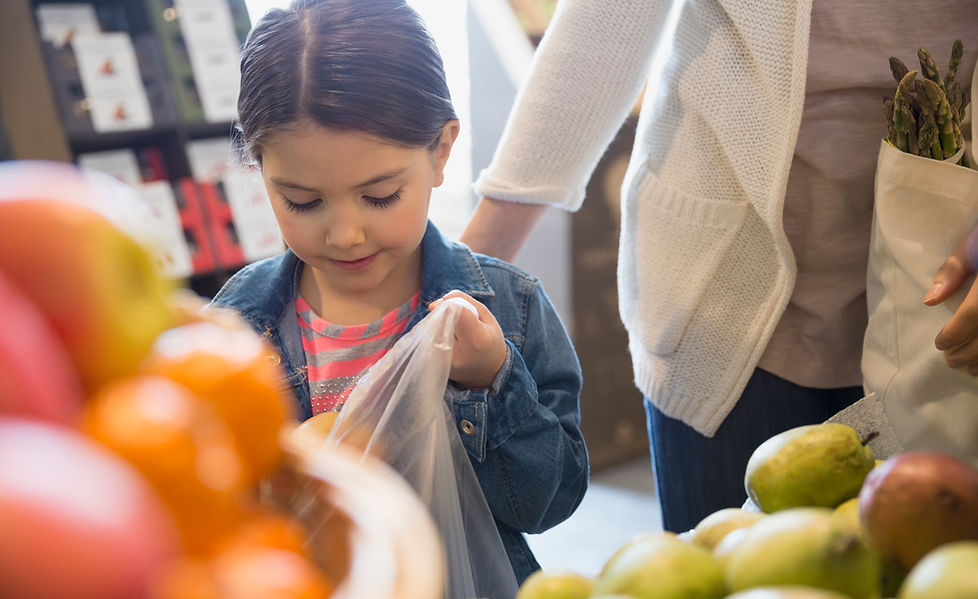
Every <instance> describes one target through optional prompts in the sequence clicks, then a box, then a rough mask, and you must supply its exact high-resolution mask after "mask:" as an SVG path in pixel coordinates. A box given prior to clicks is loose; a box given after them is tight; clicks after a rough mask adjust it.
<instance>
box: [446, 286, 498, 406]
mask: <svg viewBox="0 0 978 599" xmlns="http://www.w3.org/2000/svg"><path fill="white" fill-rule="evenodd" d="M451 297H459V298H462V299H464V300H465V301H467V302H468V303H469V304H471V305H472V307H473V308H475V310H476V312H478V316H476V314H473V313H472V312H471V311H469V310H462V314H461V315H460V316H459V318H458V324H456V325H455V346H454V349H453V350H452V370H451V373H450V374H449V377H448V378H450V379H451V380H453V381H455V384H457V385H459V386H460V387H465V388H468V389H488V388H489V387H490V386H491V385H492V381H493V380H494V379H495V378H496V374H498V373H499V369H500V368H502V366H503V362H505V361H506V341H505V340H504V339H503V330H502V329H501V328H499V323H498V322H496V318H495V317H494V316H493V315H492V312H490V311H489V309H488V308H486V307H485V306H484V305H482V303H480V302H478V301H476V300H475V299H473V298H472V297H470V296H469V295H466V294H464V293H462V292H461V291H452V292H451V293H448V294H446V295H445V296H444V297H442V298H441V299H439V300H435V301H433V302H431V303H430V304H428V309H429V310H434V308H435V306H437V305H438V304H440V303H441V302H443V301H445V300H446V299H448V298H451Z"/></svg>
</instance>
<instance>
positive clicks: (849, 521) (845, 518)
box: [832, 497, 906, 597]
mask: <svg viewBox="0 0 978 599" xmlns="http://www.w3.org/2000/svg"><path fill="white" fill-rule="evenodd" d="M832 518H834V519H835V522H836V524H837V525H838V526H839V527H841V528H842V529H844V530H850V531H852V532H854V533H858V534H859V535H861V536H862V539H863V542H865V543H866V546H867V547H869V548H870V550H872V552H873V554H874V555H875V556H876V558H877V559H878V560H879V562H880V589H881V592H882V596H883V597H893V596H895V595H896V592H897V589H898V588H900V583H901V582H902V581H903V577H904V576H906V570H904V569H903V568H902V567H900V566H899V565H897V564H895V563H892V562H887V561H884V560H883V557H882V556H881V555H880V554H879V552H877V551H876V550H875V549H873V547H872V545H871V543H870V539H869V535H868V534H867V533H866V527H864V526H863V525H862V521H861V520H860V519H859V498H858V497H853V498H852V499H847V500H845V501H843V502H842V503H841V504H839V506H838V507H837V508H835V510H833V511H832Z"/></svg>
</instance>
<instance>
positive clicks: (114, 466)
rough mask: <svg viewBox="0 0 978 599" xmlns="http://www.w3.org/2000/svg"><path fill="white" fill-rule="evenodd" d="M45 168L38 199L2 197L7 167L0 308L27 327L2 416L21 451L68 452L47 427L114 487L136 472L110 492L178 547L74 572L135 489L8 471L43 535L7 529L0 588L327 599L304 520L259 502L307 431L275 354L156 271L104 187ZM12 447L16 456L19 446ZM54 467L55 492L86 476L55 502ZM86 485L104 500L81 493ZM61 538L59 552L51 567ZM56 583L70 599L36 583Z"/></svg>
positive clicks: (5, 356) (8, 347) (17, 592)
mask: <svg viewBox="0 0 978 599" xmlns="http://www.w3.org/2000/svg"><path fill="white" fill-rule="evenodd" d="M45 168H46V169H47V170H46V171H45V172H48V171H49V172H50V177H46V178H39V177H37V176H32V177H31V178H30V185H29V186H28V187H30V188H31V189H29V190H27V191H29V192H30V193H27V192H25V194H24V198H26V199H20V198H10V197H9V194H8V197H4V193H6V192H3V191H2V190H3V189H4V188H5V182H9V180H10V177H11V170H12V169H13V170H14V171H16V170H17V168H16V165H15V166H14V167H8V168H4V169H0V309H2V310H4V311H5V315H7V316H8V318H10V319H11V320H12V321H15V322H17V323H20V327H19V328H18V327H10V326H7V327H4V328H3V329H2V330H3V331H7V333H6V334H0V425H5V426H7V427H8V430H15V429H16V430H25V431H27V432H26V433H25V435H28V434H30V435H34V439H35V440H36V442H34V441H31V443H32V444H30V445H27V444H26V441H25V445H24V446H23V447H24V448H25V449H23V450H20V451H21V454H22V453H23V452H24V451H27V449H26V448H27V447H30V449H31V451H35V450H38V451H40V452H41V453H43V454H44V455H47V452H48V451H50V452H51V453H50V455H51V456H52V457H51V459H48V460H47V461H46V462H45V464H49V463H50V464H58V463H59V462H58V459H57V458H56V457H54V456H65V458H64V459H63V460H62V462H63V463H68V462H71V460H70V459H69V458H70V457H71V456H70V455H69V454H66V453H64V451H63V448H64V447H67V445H65V444H64V443H62V444H61V445H62V446H61V447H57V446H55V444H54V443H49V442H48V440H49V439H60V438H62V437H63V438H65V439H69V440H70V442H71V443H76V444H77V443H80V445H79V446H80V447H83V448H84V450H85V451H86V452H88V451H89V449H90V450H91V459H89V462H87V463H90V464H92V465H93V466H92V467H93V468H95V467H100V466H103V465H105V466H106V468H102V469H101V470H99V472H101V473H103V474H105V476H104V477H103V479H101V482H103V483H104V482H105V480H106V479H107V478H108V477H109V476H110V475H111V476H114V477H115V480H116V481H117V482H118V481H120V480H122V479H123V478H124V479H125V480H124V481H122V482H124V483H126V484H118V485H115V486H113V487H111V489H116V488H118V489H146V490H147V492H146V493H144V494H143V495H146V496H149V497H150V498H151V499H152V502H151V503H153V506H152V507H154V508H155V509H156V511H155V512H153V513H159V514H162V516H161V518H162V521H172V526H171V527H170V529H168V530H167V531H166V533H167V534H165V535H164V534H161V535H160V536H161V538H162V537H167V538H168V539H170V542H169V543H164V542H163V541H162V540H161V541H160V542H159V543H158V544H157V545H158V546H157V547H155V548H154V549H153V550H152V551H150V550H147V553H146V554H147V555H152V556H163V557H161V558H159V559H158V558H157V557H153V558H152V560H150V558H147V559H146V560H144V562H145V563H146V564H147V566H146V571H147V573H146V574H145V576H144V575H143V574H142V571H140V572H141V573H140V574H139V577H138V580H137V577H130V578H129V579H127V580H136V582H134V583H130V582H126V584H129V585H130V586H128V587H125V585H123V584H122V583H117V582H118V581H116V582H113V581H112V580H106V579H105V578H106V577H107V576H110V575H112V573H111V572H110V569H108V568H105V569H103V570H101V571H99V573H98V574H95V573H93V571H92V569H91V568H89V569H88V571H87V572H82V571H79V570H81V569H82V568H75V569H74V570H73V571H71V570H70V566H71V563H72V562H74V563H82V562H84V561H85V560H84V558H85V557H86V556H87V555H96V556H97V555H98V554H97V552H99V551H100V548H99V547H98V546H97V545H98V544H99V543H100V542H102V543H104V542H105V541H106V539H107V538H108V536H107V535H108V534H109V533H110V532H111V533H112V534H120V533H119V531H120V530H123V531H124V530H125V528H126V526H119V524H120V523H130V522H132V521H133V520H134V519H133V518H132V513H135V512H133V511H130V513H129V515H125V514H114V513H112V511H113V509H117V508H119V506H125V507H127V508H128V507H131V506H133V505H136V504H137V503H138V501H137V499H136V495H137V494H136V493H130V494H129V496H128V497H124V498H123V497H120V499H119V501H117V502H108V501H106V498H107V497H108V498H112V497H113V492H112V490H107V489H108V487H106V486H105V485H102V486H100V487H98V489H96V487H97V486H98V485H96V483H95V482H94V481H92V482H91V486H90V487H85V484H84V483H85V482H88V481H89V480H92V479H91V478H89V479H83V481H84V482H82V483H78V479H79V478H81V477H79V476H75V477H69V476H67V475H66V474H65V473H59V472H57V471H56V467H55V468H52V467H45V468H44V469H43V471H42V472H38V473H27V475H25V474H23V473H22V472H20V471H18V472H14V469H12V468H7V469H6V471H0V512H4V510H6V511H5V513H3V514H0V515H3V516H4V517H6V518H7V522H8V524H9V523H10V522H14V521H15V520H11V519H12V518H15V517H16V515H17V514H22V515H23V518H22V519H26V520H28V521H29V520H30V518H35V517H36V518H37V520H35V521H33V524H30V522H27V523H26V524H25V525H24V526H22V527H21V528H23V529H24V530H28V529H31V527H33V530H35V531H43V533H38V534H37V535H34V536H35V537H38V538H37V539H35V540H36V541H37V542H36V543H34V545H36V546H30V547H28V546H26V543H27V541H30V540H31V539H34V537H27V536H24V537H22V538H21V539H22V541H23V542H19V543H20V544H19V545H17V544H16V543H18V542H15V541H11V540H10V539H11V538H13V537H12V535H10V534H8V535H4V534H2V533H0V574H2V575H0V596H3V597H5V599H6V598H13V599H19V598H20V597H36V596H44V597H46V598H47V599H52V598H55V597H58V598H60V597H62V596H65V597H72V598H73V599H81V598H86V597H98V598H99V599H114V598H115V597H132V596H143V597H151V598H152V599H171V598H172V599H177V598H180V599H194V598H201V599H204V598H206V599H217V598H220V599H250V598H252V597H256V598H257V597H276V598H280V599H299V598H302V599H305V598H310V599H323V598H326V597H329V595H330V594H331V591H332V588H333V587H334V586H335V585H334V583H335V582H336V581H333V580H330V578H329V577H328V576H327V575H326V574H325V572H326V570H324V569H323V568H321V567H319V566H318V565H317V564H316V563H314V561H313V559H312V557H311V556H310V555H309V551H308V550H307V543H308V542H309V541H308V539H309V535H307V534H306V531H305V530H304V529H303V525H302V524H301V523H300V522H299V520H298V519H296V517H294V516H293V515H291V514H290V513H289V512H288V511H287V510H281V509H276V508H275V507H274V506H272V505H271V504H269V503H268V502H262V501H260V493H259V488H260V486H261V485H262V484H265V482H266V481H267V480H268V479H270V478H273V477H272V476H271V475H272V474H273V473H275V472H276V471H277V470H278V469H279V468H280V467H282V465H283V463H284V462H283V460H284V457H285V456H284V454H283V449H282V447H281V445H280V438H281V435H283V432H284V431H287V430H291V429H293V428H294V427H295V425H296V423H295V422H294V421H293V418H292V415H291V412H292V406H291V403H292V401H291V398H290V397H289V396H288V395H287V394H286V392H285V391H284V390H283V388H282V386H281V385H282V379H283V377H282V374H283V373H282V372H281V370H280V367H279V365H278V360H276V359H275V358H276V357H275V356H274V353H273V352H272V348H271V347H270V345H269V344H268V343H267V342H266V341H265V340H264V339H262V338H261V337H260V336H259V335H257V334H256V333H255V332H254V331H252V329H251V328H250V327H248V326H247V324H246V323H244V321H243V320H241V319H240V318H239V317H237V316H235V315H231V314H226V313H217V312H200V311H199V308H200V307H202V306H203V303H204V302H203V300H202V299H201V298H198V297H197V296H196V295H194V294H193V293H191V292H189V291H188V290H186V289H177V288H178V287H181V286H180V284H179V283H178V282H176V281H173V280H170V279H168V278H167V277H166V276H164V275H163V274H162V271H157V269H156V267H155V266H154V262H153V260H152V259H151V257H150V250H149V249H148V247H144V246H142V245H141V244H140V243H138V242H137V241H136V240H135V238H134V237H130V235H129V234H128V233H126V232H124V231H123V230H122V228H120V227H117V226H116V225H115V224H114V223H113V222H112V221H111V219H109V218H105V217H104V216H103V215H101V214H100V213H97V212H96V211H95V210H94V209H91V208H89V207H86V206H84V205H83V204H84V203H86V202H88V203H92V204H97V203H98V202H97V201H96V200H98V199H99V198H98V197H94V196H95V195H97V194H96V191H95V190H91V189H87V188H86V187H85V184H84V182H83V181H82V180H81V179H79V178H78V177H77V175H75V174H74V173H73V172H71V171H70V170H67V172H66V169H67V167H64V166H62V167H45ZM32 172H33V171H32ZM14 174H16V173H14ZM58 181H61V182H62V183H63V185H62V187H63V189H61V188H59V187H58V186H57V185H55V184H54V183H55V182H58ZM6 188H7V189H9V186H7V187H6ZM58 190H60V191H58ZM86 194H87V195H86ZM66 196H72V197H66ZM79 198H82V199H84V200H85V201H84V202H83V201H82V200H81V199H79ZM123 212H124V211H123ZM188 298H189V299H190V301H189V307H188V305H187V303H188V302H187V300H188ZM42 341H43V343H42ZM35 425H38V426H35ZM39 427H40V428H39ZM42 437H43V439H42ZM24 438H25V439H27V437H26V436H25V437H24ZM8 440H9V439H8ZM41 441H43V442H44V443H46V444H42V443H41ZM106 448H107V449H108V450H110V451H105V449H106ZM6 451H7V454H6V455H7V456H10V455H14V456H16V455H18V450H17V448H16V447H12V446H11V445H10V443H8V444H7V448H6ZM59 451H61V452H62V453H60V454H59V453H57V452H59ZM76 453H77V452H76ZM86 455H87V454H86ZM2 457H3V455H0V458H2ZM0 462H2V460H0ZM93 472H94V470H93ZM28 475H29V476H28ZM42 478H43V479H44V480H45V481H46V482H48V483H50V484H49V485H48V487H47V488H48V489H50V488H57V485H58V481H59V480H68V479H72V480H74V481H75V485H74V487H72V486H71V485H66V487H65V488H64V494H63V497H64V498H63V499H59V498H58V497H57V496H55V497H51V498H49V499H50V501H48V502H47V503H46V504H45V509H44V510H43V513H42V510H39V509H35V507H34V506H36V505H37V504H38V501H37V498H36V496H31V495H30V491H29V490H30V485H34V486H35V487H36V483H37V481H38V480H40V479H42ZM96 491H97V492H96ZM143 495H140V497H142V496H143ZM91 497H97V498H98V501H97V502H95V503H96V505H95V506H92V505H89V504H84V502H85V501H87V500H88V499H89V498H91ZM127 501H128V503H127ZM140 501H142V500H141V499H140ZM109 503H113V505H109ZM146 503H147V502H146V501H142V504H146ZM75 506H82V507H84V508H85V509H84V510H82V509H69V508H73V507H75ZM61 508H65V509H61ZM99 510H101V512H99ZM118 511H121V510H118ZM126 518H129V520H126ZM2 522H3V519H0V523H2ZM27 524H30V526H28V525H27ZM167 524H169V522H167ZM110 525H111V526H110ZM0 527H2V526H0ZM9 528H10V527H9V526H8V529H9ZM131 528H132V527H130V529H131ZM99 535H101V536H99ZM130 536H134V535H130ZM42 537H43V538H42ZM174 537H175V538H177V539H179V548H178V549H176V550H175V551H174V550H173V549H172V546H173V543H172V539H173V538H174ZM5 539H6V540H5ZM24 539H27V541H24ZM147 544H148V541H147ZM69 546H70V549H71V551H74V553H71V552H70V551H68V549H69ZM120 546H121V545H120ZM35 550H36V551H35ZM54 550H57V551H55V553H56V554H57V555H56V557H57V560H56V561H58V562H59V563H55V564H51V563H47V562H48V561H50V560H48V559H47V558H49V557H51V555H52V551H54ZM31 551H34V552H33V553H31ZM93 552H96V553H93ZM113 555H114V554H113ZM76 558H77V559H76ZM102 561H106V560H102ZM41 562H44V565H43V568H42V566H41V565H38V564H40V563H41ZM150 562H152V563H150ZM60 563H63V564H64V566H60V565H59V564H60ZM58 568H61V569H60V570H59V569H58ZM117 569H120V570H122V569H125V568H124V564H123V565H122V567H120V568H117ZM11 573H15V574H17V580H12V578H13V577H12V575H11ZM118 576H120V577H121V576H122V575H121V573H120V574H119V575H118ZM99 577H101V579H99V580H96V578H99ZM56 580H57V581H63V582H64V584H61V585H60V586H61V587H64V588H65V589H67V590H66V591H65V592H66V593H68V594H61V592H60V591H59V592H58V593H54V592H53V591H48V590H41V589H48V588H53V586H52V585H48V586H45V583H46V582H50V581H56ZM133 584H138V585H140V586H142V587H145V588H140V589H139V590H138V591H134V590H133V589H132V588H131V587H132V585H133ZM32 585H34V586H32ZM86 585H88V586H86ZM69 587H71V588H69ZM124 587H125V588H124ZM107 589H114V590H113V592H109V591H108V590H107ZM118 589H123V590H121V591H118ZM116 591H118V592H116Z"/></svg>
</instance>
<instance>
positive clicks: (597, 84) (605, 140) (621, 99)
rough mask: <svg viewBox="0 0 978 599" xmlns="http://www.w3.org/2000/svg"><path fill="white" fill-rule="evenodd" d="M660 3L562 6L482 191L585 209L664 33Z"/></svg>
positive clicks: (566, 0)
mask: <svg viewBox="0 0 978 599" xmlns="http://www.w3.org/2000/svg"><path fill="white" fill-rule="evenodd" d="M668 5H669V3H668V2H664V1H658V0H601V1H600V2H595V1H594V0H561V2H559V3H558V5H557V10H556V13H555V14H554V18H553V20H552V21H551V24H550V26H549V27H548V29H547V31H546V33H545V35H544V37H543V39H542V40H541V42H540V46H539V47H538V48H537V50H536V52H535V54H534V58H533V63H532V65H531V69H530V74H529V76H528V79H527V81H525V82H524V83H523V86H522V87H521V89H520V91H519V93H518V94H517V97H516V101H515V104H514V109H513V110H512V112H511V113H510V115H509V120H508V122H507V124H506V128H505V130H504V132H503V136H502V139H501V141H500V144H499V146H498V147H497V148H496V152H495V156H494V158H493V160H492V163H491V164H490V165H489V167H488V168H487V169H485V170H484V171H483V172H482V173H481V174H480V176H479V178H478V180H477V181H476V183H475V186H474V187H475V191H476V193H478V194H480V195H483V196H489V197H492V198H496V199H501V200H508V201H512V202H525V203H549V204H554V205H557V206H560V207H562V208H565V209H568V210H576V209H578V208H579V207H580V205H581V203H582V202H583V200H584V189H585V186H586V184H587V181H588V179H589V178H590V176H591V173H592V172H593V171H594V168H595V167H596V166H597V163H598V161H599V160H600V158H601V156H602V154H603V153H604V150H605V148H606V147H607V146H608V144H610V143H611V140H612V139H613V138H614V136H615V134H616V133H617V131H618V129H619V128H620V127H621V125H622V123H623V122H624V119H625V117H626V116H627V115H628V113H629V110H630V109H631V107H632V106H633V105H634V104H635V101H636V100H637V98H638V96H639V94H640V92H641V91H642V88H643V86H644V84H645V80H646V78H647V77H648V73H649V69H650V66H651V64H652V58H653V54H654V52H653V51H654V49H655V46H656V43H657V40H658V38H659V37H660V34H661V32H662V31H663V29H664V28H665V22H666V20H667V19H666V14H667V11H668V8H669V6H668Z"/></svg>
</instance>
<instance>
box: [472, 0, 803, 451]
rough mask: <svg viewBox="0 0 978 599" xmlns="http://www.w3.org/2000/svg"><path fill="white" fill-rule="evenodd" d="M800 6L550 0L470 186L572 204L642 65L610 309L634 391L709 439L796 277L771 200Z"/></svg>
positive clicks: (797, 79)
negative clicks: (614, 308) (544, 24)
mask: <svg viewBox="0 0 978 599" xmlns="http://www.w3.org/2000/svg"><path fill="white" fill-rule="evenodd" d="M811 6H812V0H684V1H683V0H677V2H676V6H675V7H673V3H672V2H670V1H668V0H561V1H560V2H559V3H558V4H557V12H556V14H555V15H554V20H553V22H552V23H551V26H550V27H549V29H548V32H547V34H546V35H545V37H544V39H543V40H542V42H541V44H540V47H539V48H538V50H537V52H536V54H535V57H534V63H533V65H532V67H531V71H530V75H529V80H528V81H527V82H525V84H524V85H523V87H522V88H521V91H520V93H519V95H518V97H517V102H516V107H515V109H514V111H513V113H512V114H511V115H510V119H509V122H508V123H507V126H506V130H505V132H504V134H503V138H502V140H501V142H500V145H499V147H498V148H497V150H496V154H495V157H494V159H493V161H492V163H491V165H490V166H489V167H488V168H487V169H486V170H485V171H483V172H482V173H481V175H480V177H479V179H478V180H477V181H476V183H475V189H476V191H477V193H479V194H481V195H485V196H489V197H494V198H498V199H502V200H509V201H515V202H529V203H549V204H553V205H555V206H560V207H563V208H565V209H568V210H576V209H577V208H579V207H580V205H581V203H582V202H583V200H584V189H585V186H586V184H587V181H588V179H589V178H590V176H591V173H592V172H593V170H594V168H595V166H596V165H597V162H598V160H599V159H600V158H601V155H602V153H603V152H604V150H605V149H606V147H607V145H608V144H609V143H610V141H611V140H612V138H613V136H614V135H615V133H616V132H617V130H618V129H619V127H620V126H621V124H622V123H623V122H624V119H625V117H626V116H627V114H628V111H629V109H630V108H631V106H632V105H633V103H634V102H635V100H636V99H637V97H638V95H639V93H640V91H641V89H642V86H643V84H644V83H645V80H646V78H649V77H650V73H651V78H650V79H649V85H648V90H647V92H646V94H645V99H644V101H643V105H642V111H641V115H640V117H639V123H638V131H637V136H636V140H635V146H634V151H633V153H632V156H631V162H630V165H629V169H628V174H627V175H626V177H625V182H624V185H623V187H622V214H621V227H622V232H621V242H620V247H619V262H618V290H619V309H620V312H621V318H622V321H623V322H624V324H625V328H626V329H627V330H628V333H629V350H630V352H631V356H632V361H633V367H634V373H635V383H636V384H637V385H638V387H639V389H640V390H641V391H642V393H644V394H645V395H646V396H647V397H649V398H650V399H651V400H652V402H653V403H654V404H655V405H656V406H657V407H658V408H659V409H660V410H662V412H663V413H665V414H667V415H669V416H671V417H674V418H678V419H680V420H682V421H683V422H686V423H687V424H689V425H690V426H692V427H693V428H695V429H696V430H697V431H699V432H701V433H703V434H704V435H707V436H712V435H713V434H714V433H715V432H716V430H717V428H718V427H719V426H720V424H721V423H722V422H723V420H724V418H725V417H726V415H727V414H728V413H729V412H730V410H731V409H732V408H733V406H734V404H735V403H736V402H737V399H738V397H739V396H740V394H741V392H742V391H743V389H744V386H745V385H746V383H747V380H748V379H749V378H750V376H751V374H752V372H753V370H754V367H755V366H756V365H757V362H758V360H759V358H760V356H761V353H762V352H763V351H764V347H765V345H766V344H767V341H768V339H769V338H770V336H771V333H772V331H773V329H774V327H775V325H776V324H777V322H778V320H779V318H780V316H781V314H782V312H783V311H784V308H785V306H786V305H787V302H788V299H789V297H790V295H791V291H792V288H793V286H794V280H795V263H794V256H793V254H792V251H791V247H790V245H789V243H788V240H787V237H786V236H785V233H784V227H783V224H782V205H783V202H784V192H785V188H786V186H787V180H788V170H789V167H790V164H791V158H792V153H793V149H794V145H795V141H796V139H797V135H798V127H799V124H800V121H801V113H802V104H803V101H804V91H805V75H806V64H807V58H808V35H809V26H810V24H811ZM670 19H671V21H670ZM669 22H671V23H674V24H675V26H674V27H671V26H667V23H669ZM657 49H659V53H658V54H659V56H661V60H662V62H661V63H660V64H661V68H658V69H655V70H654V71H652V70H651V69H652V66H653V64H654V63H655V61H653V58H654V57H656V55H657V52H656V50H657ZM773 399H775V400H776V399H777V398H773Z"/></svg>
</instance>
